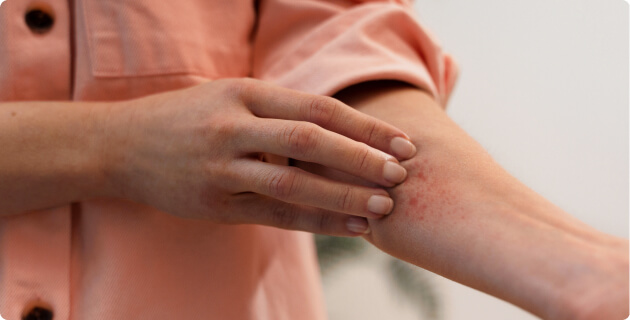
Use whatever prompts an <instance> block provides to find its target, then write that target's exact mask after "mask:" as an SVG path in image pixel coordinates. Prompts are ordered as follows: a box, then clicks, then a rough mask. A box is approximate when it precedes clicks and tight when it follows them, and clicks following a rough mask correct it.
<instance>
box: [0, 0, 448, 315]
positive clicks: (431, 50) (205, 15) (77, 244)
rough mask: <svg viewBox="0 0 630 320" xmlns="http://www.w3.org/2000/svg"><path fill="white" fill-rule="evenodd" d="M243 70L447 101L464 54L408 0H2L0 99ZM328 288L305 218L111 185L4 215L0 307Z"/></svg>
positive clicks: (317, 296)
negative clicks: (198, 216)
mask: <svg viewBox="0 0 630 320" xmlns="http://www.w3.org/2000/svg"><path fill="white" fill-rule="evenodd" d="M34 3H35V4H36V5H35V7H34V6H33V4H34ZM247 76H249V77H254V78H258V79H262V80H266V81H269V82H273V83H275V84H277V85H280V86H283V87H287V88H292V89H296V90H301V91H305V92H309V93H314V94H320V95H332V94H334V93H335V92H337V91H339V90H341V89H343V88H345V87H348V86H351V85H353V84H357V83H360V82H364V81H369V80H377V79H394V80H400V81H404V82H407V83H410V84H412V85H414V86H417V87H419V88H422V89H425V90H427V91H428V92H430V93H431V94H432V95H433V96H434V97H435V99H436V100H437V101H438V102H439V103H441V104H442V105H445V104H446V101H447V99H448V96H449V94H450V92H451V89H452V87H453V84H454V82H455V78H456V67H455V64H454V62H453V60H452V59H451V58H450V56H448V55H447V54H444V53H443V52H442V51H441V49H440V47H439V45H438V44H437V42H436V41H435V40H434V39H433V38H432V37H431V35H430V34H429V33H427V31H426V30H425V29H424V28H423V27H422V26H421V25H420V24H419V23H418V21H417V18H416V17H415V16H414V13H413V9H412V7H411V2H410V1H405V0H398V1H394V0H390V1H385V0H382V1H377V0H372V1H367V0H366V1H360V0H334V1H333V0H330V1H325V0H261V1H254V0H187V1H153V0H107V1H104V0H72V1H67V0H41V1H38V2H32V1H31V0H7V1H6V2H5V3H4V4H2V6H0V102H2V101H20V100H21V101H28V100H38V101H54V100H66V101H69V100H72V101H115V100H125V99H132V98H138V97H142V96H146V95H150V94H154V93H158V92H163V91H166V90H175V89H180V88H185V87H190V86H194V85H197V84H200V83H202V82H206V81H211V80H214V79H219V78H226V77H247ZM322 301H323V299H322V294H321V288H320V279H319V273H318V268H317V264H316V256H315V251H314V247H313V241H312V237H311V235H309V234H307V233H303V232H295V231H287V230H280V229H276V228H271V227H265V226H255V225H238V226H233V225H230V226H227V225H217V224H213V223H210V222H207V221H191V220H186V219H181V218H178V217H175V216H172V215H169V214H168V213H165V212H161V211H158V210H156V209H154V208H151V207H149V206H146V205H141V204H136V203H132V202H129V201H126V200H111V199H100V200H89V201H84V202H79V203H72V204H67V205H64V206H60V207H56V208H51V209H45V210H40V211H32V212H24V213H22V214H19V215H12V216H2V215H1V214H0V314H1V315H2V316H3V317H4V318H5V319H10V320H13V319H53V318H54V319H55V320H62V319H63V320H66V319H92V320H97V319H199V318H204V319H205V318H211V319H230V320H232V319H280V320H281V319H301V320H309V319H325V317H326V316H325V314H326V313H325V308H324V305H323V302H322ZM34 308H39V309H34ZM29 317H31V318H29Z"/></svg>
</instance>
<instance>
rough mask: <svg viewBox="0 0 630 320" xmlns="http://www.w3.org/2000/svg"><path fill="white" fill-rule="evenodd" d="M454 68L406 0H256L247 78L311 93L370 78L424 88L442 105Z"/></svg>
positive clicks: (329, 91) (327, 91)
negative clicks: (402, 82) (250, 60)
mask: <svg viewBox="0 0 630 320" xmlns="http://www.w3.org/2000/svg"><path fill="white" fill-rule="evenodd" d="M457 72H458V68H457V65H456V63H455V61H454V60H453V59H452V57H451V56H450V55H449V54H446V53H444V52H443V51H442V49H441V47H440V45H439V43H438V41H437V40H436V39H435V38H434V37H433V36H432V35H431V34H430V33H429V32H428V31H427V30H426V29H425V28H424V27H423V26H422V25H421V24H420V23H419V21H418V19H417V17H416V16H415V14H414V11H413V7H412V5H411V1H409V0H389V1H387V0H362V1H361V0H261V1H260V2H259V8H258V20H257V27H256V31H255V33H254V37H253V65H252V77H254V78H258V79H261V80H265V81H269V82H272V83H275V84H277V85H280V86H283V87H287V88H291V89H295V90H300V91H303V92H308V93H314V94H319V95H333V94H335V93H336V92H338V91H339V90H341V89H344V88H346V87H349V86H351V85H354V84H358V83H361V82H365V81H371V80H399V81H404V82H407V83H409V84H411V85H413V86H416V87H418V88H421V89H424V90H426V91H427V92H429V93H430V94H432V95H433V97H434V98H435V99H436V101H437V102H438V103H439V104H440V105H442V107H446V104H447V101H448V98H449V96H450V94H451V91H452V90H453V87H454V84H455V80H456V78H457Z"/></svg>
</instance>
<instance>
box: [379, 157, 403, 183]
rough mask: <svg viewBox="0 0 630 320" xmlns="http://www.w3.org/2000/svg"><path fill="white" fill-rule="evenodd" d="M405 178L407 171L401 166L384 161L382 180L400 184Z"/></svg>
mask: <svg viewBox="0 0 630 320" xmlns="http://www.w3.org/2000/svg"><path fill="white" fill-rule="evenodd" d="M406 177H407V170H405V168H403V167H402V166H401V165H399V164H397V163H395V162H391V161H386V162H385V166H383V178H385V180H387V181H389V182H391V183H401V182H403V181H404V180H405V178H406Z"/></svg>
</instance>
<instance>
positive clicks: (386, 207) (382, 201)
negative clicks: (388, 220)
mask: <svg viewBox="0 0 630 320" xmlns="http://www.w3.org/2000/svg"><path fill="white" fill-rule="evenodd" d="M393 207H394V200H392V198H390V197H386V196H378V195H374V196H371V197H370V199H368V203H367V208H368V210H369V211H370V212H372V213H376V214H388V213H389V212H390V211H392V208H393Z"/></svg>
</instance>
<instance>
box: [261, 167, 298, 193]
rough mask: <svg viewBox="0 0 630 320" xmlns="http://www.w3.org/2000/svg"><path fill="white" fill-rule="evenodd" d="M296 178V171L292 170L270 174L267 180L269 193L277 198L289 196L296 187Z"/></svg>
mask: <svg viewBox="0 0 630 320" xmlns="http://www.w3.org/2000/svg"><path fill="white" fill-rule="evenodd" d="M298 179H299V178H298V175H297V173H296V172H295V171H292V170H290V171H285V172H280V173H277V174H274V175H272V176H271V177H270V178H269V180H268V181H267V188H268V190H269V194H271V195H272V196H273V197H274V198H277V199H287V198H289V197H290V196H291V195H293V194H294V193H295V192H296V191H297V189H298V186H299V182H298Z"/></svg>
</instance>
